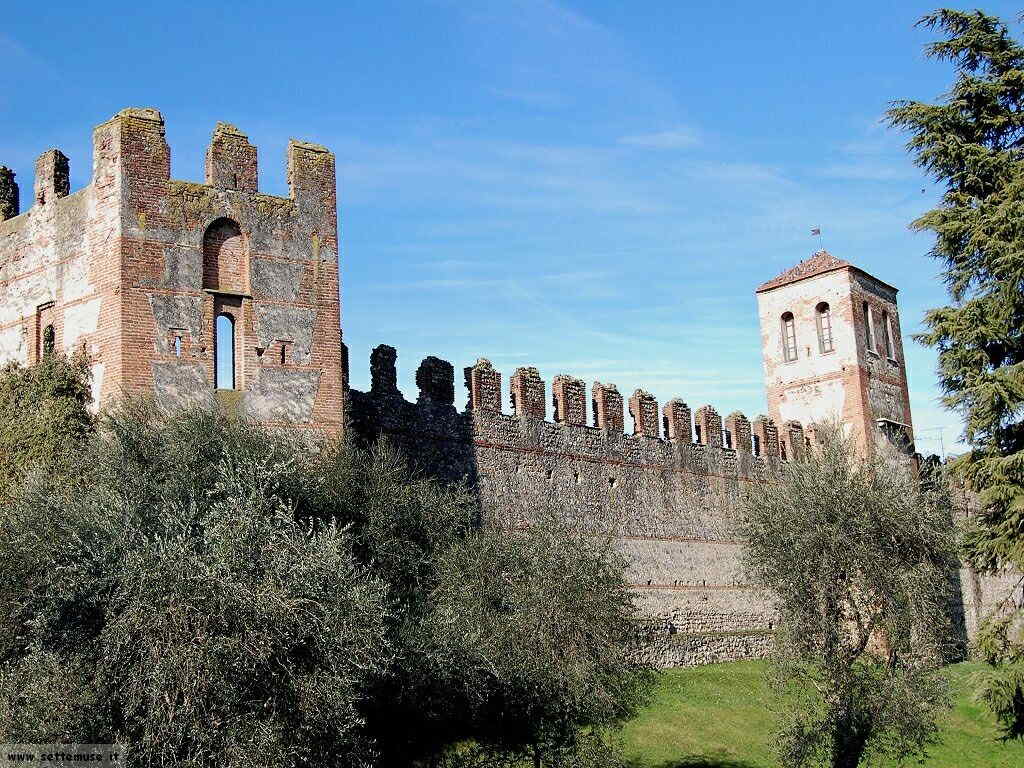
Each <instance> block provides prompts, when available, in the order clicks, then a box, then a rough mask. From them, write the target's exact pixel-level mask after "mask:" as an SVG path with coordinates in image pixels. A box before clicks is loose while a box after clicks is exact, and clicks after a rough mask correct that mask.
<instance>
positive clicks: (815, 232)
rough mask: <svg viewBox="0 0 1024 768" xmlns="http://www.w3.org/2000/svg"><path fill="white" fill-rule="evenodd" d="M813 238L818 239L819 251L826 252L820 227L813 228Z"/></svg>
mask: <svg viewBox="0 0 1024 768" xmlns="http://www.w3.org/2000/svg"><path fill="white" fill-rule="evenodd" d="M811 237H816V238H818V250H819V251H823V250H825V246H824V244H823V242H822V239H821V227H820V226H819V227H811Z"/></svg>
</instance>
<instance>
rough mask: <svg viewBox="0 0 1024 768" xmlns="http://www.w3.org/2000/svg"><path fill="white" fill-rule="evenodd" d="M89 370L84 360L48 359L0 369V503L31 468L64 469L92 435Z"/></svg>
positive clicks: (79, 358)
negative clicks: (76, 450)
mask: <svg viewBox="0 0 1024 768" xmlns="http://www.w3.org/2000/svg"><path fill="white" fill-rule="evenodd" d="M89 380H90V373H89V364H88V361H87V360H86V359H85V357H84V356H82V355H75V356H74V357H71V358H68V357H65V356H64V355H61V354H49V355H46V356H45V357H44V358H43V359H42V360H41V361H39V362H38V363H36V364H35V365H32V366H23V365H20V364H18V363H7V364H6V365H5V366H3V368H0V499H3V498H4V497H6V496H7V495H8V494H9V493H10V492H11V490H12V489H14V488H16V487H17V486H18V485H19V484H20V483H21V482H22V480H23V479H24V477H25V475H26V473H27V472H28V471H30V470H31V469H33V468H37V467H42V468H43V469H44V470H45V469H59V468H60V467H62V466H66V464H67V462H68V459H69V458H70V457H71V456H72V455H73V454H74V451H75V449H76V446H77V445H78V443H79V442H80V441H81V440H82V439H83V438H84V437H85V436H87V435H88V434H90V433H91V432H92V429H93V418H92V415H91V414H90V412H89V402H90V399H91V395H90V390H89Z"/></svg>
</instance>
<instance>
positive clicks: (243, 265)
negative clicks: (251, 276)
mask: <svg viewBox="0 0 1024 768" xmlns="http://www.w3.org/2000/svg"><path fill="white" fill-rule="evenodd" d="M248 266H249V264H248V259H247V258H246V254H245V242H244V239H243V237H242V230H241V229H240V228H239V226H238V224H236V223H235V222H234V221H232V220H231V219H217V220H216V221H215V222H213V223H212V224H211V225H210V226H209V227H207V229H206V234H204V235H203V288H209V289H212V290H216V291H233V292H236V293H244V292H245V290H246V286H247V285H248V283H249V280H248Z"/></svg>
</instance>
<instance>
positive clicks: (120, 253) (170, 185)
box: [0, 109, 346, 433]
mask: <svg viewBox="0 0 1024 768" xmlns="http://www.w3.org/2000/svg"><path fill="white" fill-rule="evenodd" d="M92 168H93V173H92V180H91V182H90V183H89V185H88V186H86V187H84V188H83V189H80V190H78V191H76V192H74V193H70V190H69V186H68V159H67V158H66V157H65V156H64V155H63V154H61V153H60V152H59V151H58V150H50V151H48V152H46V153H44V154H43V155H42V156H41V157H40V159H39V161H38V162H37V164H36V179H35V185H34V191H35V196H34V203H33V205H32V207H31V208H30V209H29V210H27V211H25V212H23V213H20V214H19V213H18V206H17V197H16V193H17V187H16V186H15V185H14V182H13V174H11V172H10V171H9V170H7V169H5V168H0V364H2V363H4V362H6V361H8V360H15V361H18V362H21V363H31V362H34V361H35V360H37V359H39V357H41V356H42V355H45V354H48V353H49V352H51V351H55V350H60V351H65V352H68V353H71V352H78V353H81V354H84V355H86V356H87V357H88V359H89V362H90V364H91V369H92V386H93V397H94V400H95V402H96V403H98V404H102V403H104V402H107V401H110V400H113V399H116V398H117V397H120V396H121V395H125V394H146V395H153V396H154V397H155V398H156V400H157V401H158V402H160V403H162V404H165V405H169V406H177V405H186V404H189V403H199V402H205V401H213V400H219V401H221V402H222V403H223V404H224V405H226V406H228V407H229V408H230V409H231V410H232V411H233V412H239V413H245V414H247V415H249V416H251V417H252V418H254V419H257V420H259V421H262V422H264V423H272V424H279V425H282V426H298V427H303V428H310V427H312V428H316V429H320V430H322V431H325V432H333V433H337V432H340V431H341V430H342V426H343V424H344V398H345V383H346V370H345V366H346V359H345V350H344V345H343V344H342V343H341V317H340V298H339V292H338V222H337V197H336V195H337V193H336V185H335V161H334V155H333V154H331V153H330V152H329V151H328V150H327V149H326V148H324V147H321V146H319V145H316V144H309V143H306V142H301V141H296V140H294V139H293V140H292V141H291V142H290V143H289V145H288V158H287V175H288V186H289V188H290V194H289V195H288V197H277V196H274V195H267V194H262V193H260V192H259V190H258V188H257V177H258V174H257V152H256V147H254V146H253V145H252V144H250V143H249V140H248V138H247V137H246V136H245V134H244V133H242V132H241V131H239V130H238V129H237V128H235V127H234V126H232V125H229V124H227V123H217V126H216V128H215V129H214V132H213V137H212V139H211V142H210V145H209V147H208V149H207V154H206V178H205V179H204V182H203V183H199V182H192V181H180V180H176V179H172V178H171V177H170V149H169V147H168V145H167V142H166V139H165V131H164V120H163V116H162V115H161V114H160V112H158V111H157V110H155V109H124V110H121V111H120V112H119V113H118V114H116V115H115V116H114V117H113V118H111V119H110V120H108V121H107V122H105V123H103V124H102V125H100V126H98V127H97V128H96V129H95V130H94V132H93V163H92Z"/></svg>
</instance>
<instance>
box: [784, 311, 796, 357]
mask: <svg viewBox="0 0 1024 768" xmlns="http://www.w3.org/2000/svg"><path fill="white" fill-rule="evenodd" d="M782 356H783V357H784V358H785V360H786V362H787V363H788V362H791V361H793V360H796V323H795V322H794V321H793V313H792V312H786V313H785V314H784V315H783V316H782Z"/></svg>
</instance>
